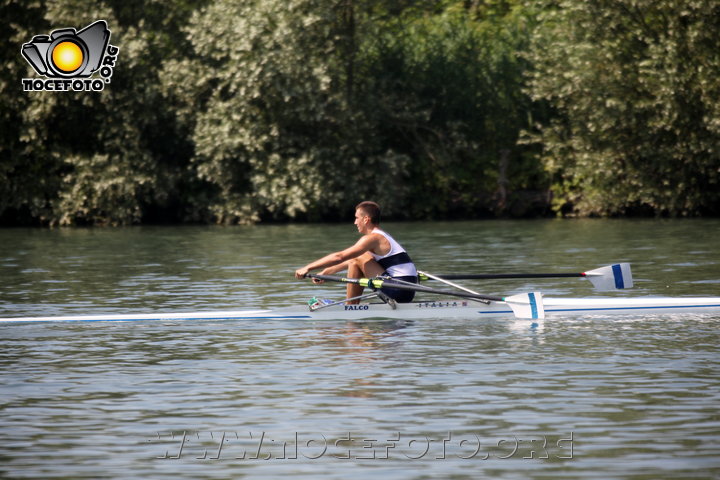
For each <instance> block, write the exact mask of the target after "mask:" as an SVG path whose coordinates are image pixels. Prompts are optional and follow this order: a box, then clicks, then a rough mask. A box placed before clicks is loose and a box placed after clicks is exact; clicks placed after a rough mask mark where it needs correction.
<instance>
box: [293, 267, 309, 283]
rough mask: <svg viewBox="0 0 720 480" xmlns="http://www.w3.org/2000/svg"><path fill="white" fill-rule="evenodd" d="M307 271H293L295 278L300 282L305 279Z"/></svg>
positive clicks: (300, 269)
mask: <svg viewBox="0 0 720 480" xmlns="http://www.w3.org/2000/svg"><path fill="white" fill-rule="evenodd" d="M309 271H310V270H308V269H307V267H303V268H298V269H297V270H295V278H297V279H298V280H302V279H303V278H305V275H307V274H308V272H309Z"/></svg>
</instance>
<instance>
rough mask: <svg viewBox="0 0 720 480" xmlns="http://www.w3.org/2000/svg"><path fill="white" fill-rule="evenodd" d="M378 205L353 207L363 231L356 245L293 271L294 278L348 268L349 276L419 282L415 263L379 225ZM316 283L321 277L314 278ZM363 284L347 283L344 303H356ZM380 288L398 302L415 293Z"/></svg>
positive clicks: (359, 230)
mask: <svg viewBox="0 0 720 480" xmlns="http://www.w3.org/2000/svg"><path fill="white" fill-rule="evenodd" d="M379 225H380V206H379V205H378V204H377V203H375V202H369V201H366V202H362V203H360V204H359V205H358V206H357V207H355V226H356V227H357V229H358V232H359V233H361V234H362V237H361V238H360V240H358V241H357V242H356V243H355V245H353V246H351V247H348V248H346V249H345V250H341V251H339V252H334V253H330V254H328V255H326V256H324V257H322V258H319V259H318V260H315V261H314V262H311V263H308V264H307V265H305V266H304V267H302V268H299V269H297V270H296V271H295V278H298V279H302V278H305V275H307V273H308V272H310V271H312V270H318V269H321V268H322V269H323V271H322V272H321V274H322V275H332V274H334V273H337V272H341V271H343V270H347V272H348V273H347V276H348V277H349V278H372V277H390V278H394V279H396V280H402V281H404V282H410V283H418V277H417V270H416V268H415V264H414V263H413V261H412V260H411V259H410V256H409V255H408V254H407V252H406V251H405V249H404V248H403V247H402V246H400V244H399V243H398V242H396V241H395V239H393V238H392V237H391V236H390V235H388V234H387V233H386V232H384V231H383V230H381V229H380V228H379ZM313 282H315V283H318V284H319V283H323V281H322V280H319V279H313ZM362 291H363V287H362V285H358V284H351V283H349V284H348V285H347V297H346V298H347V299H348V301H347V303H348V304H354V303H359V301H360V300H359V299H357V298H356V297H359V296H361V295H362ZM380 291H381V292H382V293H384V294H385V295H387V296H388V297H389V298H391V299H393V300H395V301H396V302H398V303H409V302H411V301H412V299H413V298H414V296H415V292H414V291H412V290H400V289H396V288H390V287H384V288H381V289H380Z"/></svg>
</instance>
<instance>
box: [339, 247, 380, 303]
mask: <svg viewBox="0 0 720 480" xmlns="http://www.w3.org/2000/svg"><path fill="white" fill-rule="evenodd" d="M384 271H385V270H384V269H383V268H382V267H381V266H380V264H379V263H377V262H376V261H375V259H374V258H373V257H372V255H370V253H368V252H366V253H364V254H362V255H360V256H359V257H357V258H355V259H353V260H350V261H349V262H348V269H347V273H348V278H363V277H365V278H371V277H376V276H378V275H380V274H382V273H383V272H384ZM363 289H364V287H363V286H362V285H357V284H354V283H348V284H347V293H346V297H345V298H353V297H359V296H360V295H362V292H363ZM347 303H348V305H350V304H356V303H360V300H351V301H349V302H347Z"/></svg>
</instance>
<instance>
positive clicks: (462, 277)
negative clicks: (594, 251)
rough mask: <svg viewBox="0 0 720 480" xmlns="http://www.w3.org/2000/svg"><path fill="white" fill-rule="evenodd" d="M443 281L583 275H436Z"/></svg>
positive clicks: (582, 275)
mask: <svg viewBox="0 0 720 480" xmlns="http://www.w3.org/2000/svg"><path fill="white" fill-rule="evenodd" d="M435 276H436V277H438V278H442V279H443V280H502V279H506V278H572V277H584V276H585V274H584V273H487V274H483V273H481V274H467V275H463V274H447V275H443V274H438V275H435Z"/></svg>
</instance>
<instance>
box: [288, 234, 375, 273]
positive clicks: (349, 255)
mask: <svg viewBox="0 0 720 480" xmlns="http://www.w3.org/2000/svg"><path fill="white" fill-rule="evenodd" d="M376 242H377V239H376V238H375V236H374V235H365V236H363V237H362V238H361V239H360V240H358V241H357V243H355V245H353V246H352V247H348V248H346V249H345V250H342V251H339V252H335V253H331V254H329V255H325V256H324V257H322V258H320V259H318V260H315V261H314V262H312V263H308V264H307V265H305V266H304V267H303V268H300V269H298V270H296V271H295V277H297V278H299V279H301V278H303V277H304V276H305V274H306V273H308V272H310V271H312V270H318V269H320V268H328V267H335V266H338V265H343V264H345V266H344V268H347V265H346V263H347V261H348V260H352V259H353V258H357V257H359V256H360V255H362V254H363V253H365V252H367V251H368V250H370V249H372V248H373V247H374V246H375V243H376ZM342 269H343V268H342V267H341V268H339V269H338V270H336V272H339V271H340V270H342Z"/></svg>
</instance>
